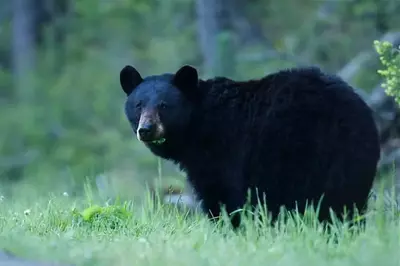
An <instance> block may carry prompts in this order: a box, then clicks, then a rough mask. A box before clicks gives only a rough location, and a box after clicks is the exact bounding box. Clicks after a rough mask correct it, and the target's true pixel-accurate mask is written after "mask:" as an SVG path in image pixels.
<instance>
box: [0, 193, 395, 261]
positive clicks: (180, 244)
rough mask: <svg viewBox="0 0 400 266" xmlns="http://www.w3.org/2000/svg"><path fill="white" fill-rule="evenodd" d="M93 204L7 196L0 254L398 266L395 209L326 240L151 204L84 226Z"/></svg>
mask: <svg viewBox="0 0 400 266" xmlns="http://www.w3.org/2000/svg"><path fill="white" fill-rule="evenodd" d="M89 204H90V200H88V199H86V198H85V199H71V198H70V197H65V196H63V195H59V196H41V197H36V196H35V197H33V196H31V197H28V194H26V195H25V196H21V197H19V199H18V200H11V199H7V198H3V199H2V200H1V201H0V230H1V232H0V239H1V241H0V248H3V249H7V250H9V251H11V252H13V253H15V254H17V255H18V256H21V257H24V258H28V259H33V260H41V261H58V262H63V263H72V264H74V265H98V266H101V265H135V266H142V265H149V266H150V265H151V266H167V265H174V266H180V265H182V266H183V265H185V266H187V265H190V266H200V265H201V266H203V265H221V266H225V265H229V266H236V265H246V266H247V265H248V266H250V265H274V266H278V265H288V266H293V265H304V266H313V265H316V266H317V265H318V266H323V265H338V266H339V265H340V266H346V265H349V266H350V265H351V266H356V265H362V266H368V265H371V266H377V265H384V266H392V265H393V266H394V265H400V255H399V251H400V223H399V221H400V219H399V218H398V215H397V211H396V210H387V211H386V212H385V214H383V212H374V213H373V212H371V213H370V215H369V218H368V222H367V225H366V227H365V229H364V230H359V232H358V233H354V231H355V230H350V229H349V227H348V225H347V224H337V225H335V226H334V227H333V229H332V230H331V234H328V233H326V232H325V231H324V230H323V229H322V227H321V226H320V225H319V224H318V223H315V222H314V223H311V225H308V226H307V225H306V224H305V223H298V224H296V223H295V222H294V221H295V220H296V219H292V220H289V221H287V222H286V223H285V224H282V225H281V226H267V225H265V224H261V225H259V226H258V227H257V226H255V224H256V223H255V222H251V220H246V222H245V230H242V231H239V232H233V231H232V230H230V228H229V227H224V226H222V225H221V226H216V225H215V224H214V223H211V222H209V221H208V220H207V219H206V218H205V217H204V216H202V215H201V214H192V215H188V214H187V213H186V212H184V211H179V210H177V209H175V208H171V207H161V206H158V205H154V204H152V202H150V201H148V202H147V203H146V204H145V205H138V204H130V205H128V206H127V207H126V208H127V210H129V213H130V214H131V215H126V216H124V215H122V216H118V217H119V218H118V217H117V216H113V215H112V214H111V215H108V216H107V217H106V216H101V217H99V218H97V219H91V220H90V219H89V220H88V221H85V220H83V219H82V218H81V217H79V215H78V214H77V212H80V211H82V210H84V209H85V208H86V207H88V206H89ZM73 209H75V212H74V211H73ZM74 213H75V214H74ZM116 221H119V223H115V222H116ZM297 221H300V219H297Z"/></svg>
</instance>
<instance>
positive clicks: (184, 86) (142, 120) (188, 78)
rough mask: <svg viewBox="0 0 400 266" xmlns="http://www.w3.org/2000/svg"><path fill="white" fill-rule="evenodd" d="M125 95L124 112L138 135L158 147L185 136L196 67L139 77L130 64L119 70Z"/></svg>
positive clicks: (196, 93)
mask: <svg viewBox="0 0 400 266" xmlns="http://www.w3.org/2000/svg"><path fill="white" fill-rule="evenodd" d="M120 84H121V87H122V90H123V91H124V92H125V94H126V95H127V100H126V103H125V114H126V117H127V118H128V120H129V122H130V124H131V126H132V129H133V130H134V132H135V134H136V136H137V138H138V139H139V140H140V141H142V142H143V143H145V144H146V145H147V146H150V147H152V148H157V147H158V148H160V147H162V146H165V145H167V144H168V143H171V142H173V141H174V140H179V139H182V138H184V137H185V134H186V133H187V129H188V127H189V124H190V122H191V115H192V113H193V111H194V109H195V106H196V103H198V100H199V99H200V98H199V91H200V90H199V78H198V74H197V70H196V69H195V68H193V67H191V66H188V65H185V66H182V67H181V68H180V69H179V70H178V71H177V72H176V73H175V74H163V75H155V76H148V77H146V78H142V76H141V75H140V73H139V72H138V71H137V70H136V69H135V68H134V67H132V66H129V65H127V66H125V67H124V68H123V69H122V70H121V72H120Z"/></svg>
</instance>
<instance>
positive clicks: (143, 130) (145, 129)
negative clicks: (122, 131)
mask: <svg viewBox="0 0 400 266" xmlns="http://www.w3.org/2000/svg"><path fill="white" fill-rule="evenodd" d="M152 131H153V125H151V124H145V125H142V126H140V127H139V128H138V130H137V133H138V135H139V137H140V138H141V139H142V140H146V139H149V138H150V137H151V134H152Z"/></svg>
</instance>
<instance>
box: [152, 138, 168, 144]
mask: <svg viewBox="0 0 400 266" xmlns="http://www.w3.org/2000/svg"><path fill="white" fill-rule="evenodd" d="M165 140H166V139H165V138H159V139H156V140H152V141H147V143H150V144H154V145H161V144H163V143H164V142H165Z"/></svg>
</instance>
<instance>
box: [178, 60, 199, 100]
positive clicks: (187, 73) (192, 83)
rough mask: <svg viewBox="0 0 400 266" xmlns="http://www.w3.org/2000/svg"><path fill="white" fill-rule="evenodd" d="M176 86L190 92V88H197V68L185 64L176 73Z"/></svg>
mask: <svg viewBox="0 0 400 266" xmlns="http://www.w3.org/2000/svg"><path fill="white" fill-rule="evenodd" d="M173 82H174V84H175V86H177V87H178V88H179V89H180V90H182V91H184V92H187V93H190V90H196V89H197V86H198V82H199V76H198V74H197V70H196V68H194V67H192V66H189V65H184V66H182V67H181V68H180V69H179V70H178V71H177V72H176V73H175V77H174V80H173Z"/></svg>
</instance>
